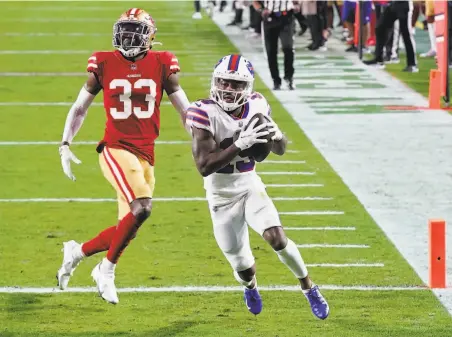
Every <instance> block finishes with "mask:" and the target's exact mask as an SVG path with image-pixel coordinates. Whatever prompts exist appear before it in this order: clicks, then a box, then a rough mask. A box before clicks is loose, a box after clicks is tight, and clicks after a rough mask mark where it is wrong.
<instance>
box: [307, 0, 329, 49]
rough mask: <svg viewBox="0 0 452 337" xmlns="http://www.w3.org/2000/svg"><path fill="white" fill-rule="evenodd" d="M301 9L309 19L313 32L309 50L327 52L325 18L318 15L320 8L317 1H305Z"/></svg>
mask: <svg viewBox="0 0 452 337" xmlns="http://www.w3.org/2000/svg"><path fill="white" fill-rule="evenodd" d="M322 2H324V1H322ZM301 8H302V9H301V11H302V12H303V14H304V15H306V17H307V20H308V23H309V29H310V30H311V37H312V42H311V43H310V44H309V45H308V49H309V50H318V49H321V50H322V51H324V50H326V47H325V40H324V37H323V29H324V24H323V16H322V15H320V13H318V8H319V6H318V3H317V1H303V2H302V4H301Z"/></svg>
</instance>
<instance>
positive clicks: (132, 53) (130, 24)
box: [113, 8, 157, 57]
mask: <svg viewBox="0 0 452 337" xmlns="http://www.w3.org/2000/svg"><path fill="white" fill-rule="evenodd" d="M156 32H157V28H156V27H155V22H154V20H153V19H152V17H151V16H150V15H149V13H147V12H146V11H144V10H142V9H140V8H131V9H129V10H128V11H126V12H124V13H123V14H121V16H120V17H119V19H118V21H116V22H115V24H114V25H113V46H114V47H115V48H116V49H118V50H119V51H120V52H121V53H122V54H123V55H124V56H125V57H136V56H138V55H139V54H141V53H144V52H146V51H148V50H149V49H151V48H152V44H153V41H154V37H155V33H156Z"/></svg>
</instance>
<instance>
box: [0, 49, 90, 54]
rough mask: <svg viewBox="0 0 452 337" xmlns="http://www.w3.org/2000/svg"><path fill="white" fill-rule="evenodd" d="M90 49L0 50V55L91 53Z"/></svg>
mask: <svg viewBox="0 0 452 337" xmlns="http://www.w3.org/2000/svg"><path fill="white" fill-rule="evenodd" d="M92 53H93V51H92V50H0V55H16V54H22V55H23V54H92Z"/></svg>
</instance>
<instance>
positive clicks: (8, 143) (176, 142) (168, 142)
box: [0, 140, 191, 146]
mask: <svg viewBox="0 0 452 337" xmlns="http://www.w3.org/2000/svg"><path fill="white" fill-rule="evenodd" d="M59 144H61V141H23V142H22V141H18V142H13V141H5V142H0V146H24V145H59ZM96 144H99V141H97V140H88V141H79V142H73V143H71V145H96ZM155 144H162V145H179V144H191V141H188V140H157V141H155Z"/></svg>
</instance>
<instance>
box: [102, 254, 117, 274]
mask: <svg viewBox="0 0 452 337" xmlns="http://www.w3.org/2000/svg"><path fill="white" fill-rule="evenodd" d="M115 268H116V264H115V263H113V262H110V261H108V259H107V258H106V257H104V259H103V260H102V263H101V264H100V271H101V272H102V273H108V272H112V271H113V272H114V271H115Z"/></svg>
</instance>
